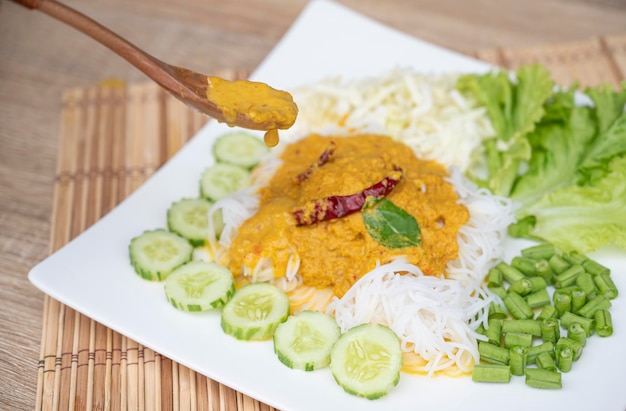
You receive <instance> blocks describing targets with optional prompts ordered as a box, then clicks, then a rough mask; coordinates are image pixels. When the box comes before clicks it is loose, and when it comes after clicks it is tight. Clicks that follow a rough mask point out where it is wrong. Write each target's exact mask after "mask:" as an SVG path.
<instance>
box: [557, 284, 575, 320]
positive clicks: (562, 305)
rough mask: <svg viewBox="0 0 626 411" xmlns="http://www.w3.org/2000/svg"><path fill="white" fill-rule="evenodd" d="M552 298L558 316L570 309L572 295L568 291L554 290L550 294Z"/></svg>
mask: <svg viewBox="0 0 626 411" xmlns="http://www.w3.org/2000/svg"><path fill="white" fill-rule="evenodd" d="M552 299H553V300H554V308H556V311H557V315H558V316H559V317H560V316H562V315H563V313H566V312H568V311H570V310H571V309H572V296H571V295H570V294H569V293H568V292H565V291H562V290H556V291H555V292H554V294H553V295H552Z"/></svg>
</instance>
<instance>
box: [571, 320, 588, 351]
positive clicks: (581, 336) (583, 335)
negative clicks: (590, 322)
mask: <svg viewBox="0 0 626 411" xmlns="http://www.w3.org/2000/svg"><path fill="white" fill-rule="evenodd" d="M567 337H568V338H571V339H572V340H574V341H578V342H579V343H581V344H582V345H583V347H584V346H585V345H586V344H587V331H586V330H585V328H584V327H583V326H582V325H580V323H571V324H570V325H569V327H567Z"/></svg>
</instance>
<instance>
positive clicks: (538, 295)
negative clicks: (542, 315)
mask: <svg viewBox="0 0 626 411" xmlns="http://www.w3.org/2000/svg"><path fill="white" fill-rule="evenodd" d="M524 299H525V300H526V302H527V303H528V305H529V306H530V307H531V308H537V307H543V306H546V305H548V304H550V302H551V298H550V293H548V290H547V289H545V288H544V289H542V290H539V291H535V292H534V293H531V294H528V295H527V296H525V297H524Z"/></svg>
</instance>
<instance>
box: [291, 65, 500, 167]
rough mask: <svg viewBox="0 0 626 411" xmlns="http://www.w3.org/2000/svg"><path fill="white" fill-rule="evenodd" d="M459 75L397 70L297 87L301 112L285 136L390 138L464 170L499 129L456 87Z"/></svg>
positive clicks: (430, 157) (296, 99)
mask: <svg viewBox="0 0 626 411" xmlns="http://www.w3.org/2000/svg"><path fill="white" fill-rule="evenodd" d="M459 77H460V75H458V74H421V73H417V72H415V71H413V70H412V69H408V68H397V69H394V70H391V71H389V72H387V73H385V74H383V75H381V76H377V77H372V78H363V79H358V80H353V81H343V80H342V79H341V78H338V77H335V78H328V79H326V80H323V81H321V82H318V83H314V84H310V85H306V86H303V87H300V88H295V89H294V90H292V94H293V97H294V100H295V101H296V103H297V104H298V107H299V109H300V112H299V114H298V118H297V120H296V123H295V124H294V126H293V127H292V128H291V129H289V130H286V131H284V132H282V134H281V135H282V138H283V140H286V141H293V140H294V139H297V138H299V137H302V136H303V135H306V134H308V133H310V132H311V131H315V132H317V133H321V134H329V133H332V134H337V133H339V134H346V133H353V132H359V133H363V132H371V133H377V134H385V135H389V136H391V137H393V138H395V139H397V140H399V141H402V142H403V143H405V144H406V145H408V146H409V147H411V148H412V149H413V151H414V152H415V154H416V156H417V157H418V158H422V159H426V160H435V161H437V162H439V163H440V164H442V165H444V166H446V167H449V166H452V165H455V166H457V167H459V169H460V170H461V171H463V172H465V170H466V169H467V168H468V167H469V165H470V157H471V153H472V152H474V150H475V149H476V148H478V147H480V146H481V144H482V142H483V141H484V140H486V139H487V138H488V137H492V136H493V135H494V130H493V127H492V124H491V121H490V120H489V117H488V115H487V112H486V109H485V108H484V107H483V106H479V105H478V104H477V102H476V101H474V100H472V99H471V98H468V97H466V96H464V95H462V94H461V93H460V92H459V91H458V90H457V89H456V82H457V80H458V79H459Z"/></svg>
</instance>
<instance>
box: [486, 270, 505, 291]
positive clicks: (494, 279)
mask: <svg viewBox="0 0 626 411" xmlns="http://www.w3.org/2000/svg"><path fill="white" fill-rule="evenodd" d="M487 287H489V288H493V287H502V271H500V270H499V269H498V268H497V267H493V268H492V269H491V270H489V273H488V274H487Z"/></svg>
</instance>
